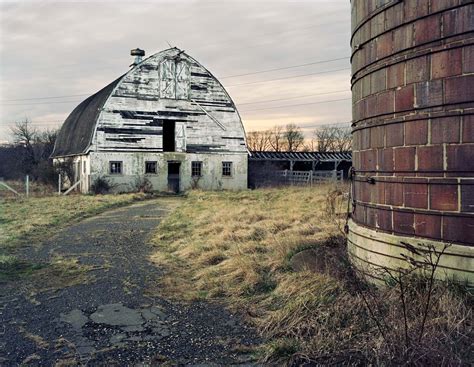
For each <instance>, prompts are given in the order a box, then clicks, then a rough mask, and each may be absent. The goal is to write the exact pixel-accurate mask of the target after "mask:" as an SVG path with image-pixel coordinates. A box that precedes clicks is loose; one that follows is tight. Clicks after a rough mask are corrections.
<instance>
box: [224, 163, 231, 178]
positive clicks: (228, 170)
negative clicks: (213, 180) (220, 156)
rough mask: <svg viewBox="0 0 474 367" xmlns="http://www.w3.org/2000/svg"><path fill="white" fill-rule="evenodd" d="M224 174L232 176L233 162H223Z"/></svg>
mask: <svg viewBox="0 0 474 367" xmlns="http://www.w3.org/2000/svg"><path fill="white" fill-rule="evenodd" d="M222 176H232V162H222Z"/></svg>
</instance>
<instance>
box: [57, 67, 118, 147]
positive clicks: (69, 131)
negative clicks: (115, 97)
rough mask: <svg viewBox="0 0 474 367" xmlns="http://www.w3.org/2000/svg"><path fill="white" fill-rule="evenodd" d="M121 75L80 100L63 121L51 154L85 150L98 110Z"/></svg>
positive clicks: (90, 138)
mask: <svg viewBox="0 0 474 367" xmlns="http://www.w3.org/2000/svg"><path fill="white" fill-rule="evenodd" d="M122 77H123V75H122V76H121V77H120V78H118V79H116V80H114V81H113V82H112V83H110V84H109V85H107V86H106V87H104V88H102V89H101V90H100V91H98V92H97V93H96V94H93V95H92V96H90V97H88V98H87V99H85V100H84V101H82V102H81V103H80V104H79V105H78V106H77V107H76V108H75V109H74V110H73V111H72V112H71V114H70V115H69V116H68V118H67V119H66V121H64V124H63V126H62V127H61V130H60V131H59V134H58V137H57V139H56V144H55V146H54V153H53V156H67V155H74V154H80V153H83V152H85V151H86V149H87V148H88V146H89V144H90V142H91V140H92V135H93V134H94V129H95V124H96V121H97V118H98V117H99V114H100V111H101V109H102V107H103V106H104V104H105V101H107V98H109V96H110V93H112V91H113V90H114V88H115V86H116V85H117V84H118V83H119V81H120V80H121V79H122Z"/></svg>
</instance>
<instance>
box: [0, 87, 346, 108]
mask: <svg viewBox="0 0 474 367" xmlns="http://www.w3.org/2000/svg"><path fill="white" fill-rule="evenodd" d="M342 92H350V90H348V89H341V90H337V91H332V92H324V93H313V94H306V95H303V96H295V97H286V98H278V99H267V100H263V101H256V102H245V103H236V104H237V105H238V106H243V105H249V104H258V103H267V102H278V101H287V100H292V99H299V98H306V97H314V96H323V95H327V94H336V93H342ZM81 101H82V100H80V99H78V100H73V101H55V102H49V101H47V102H31V103H0V105H1V106H30V105H39V104H56V103H78V102H81Z"/></svg>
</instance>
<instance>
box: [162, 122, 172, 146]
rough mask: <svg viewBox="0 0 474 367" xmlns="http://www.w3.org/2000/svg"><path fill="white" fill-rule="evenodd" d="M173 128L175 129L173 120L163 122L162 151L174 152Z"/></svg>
mask: <svg viewBox="0 0 474 367" xmlns="http://www.w3.org/2000/svg"><path fill="white" fill-rule="evenodd" d="M174 130H175V122H174V121H165V122H163V152H174V150H175V142H174Z"/></svg>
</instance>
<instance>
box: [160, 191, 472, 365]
mask: <svg viewBox="0 0 474 367" xmlns="http://www.w3.org/2000/svg"><path fill="white" fill-rule="evenodd" d="M346 190H347V188H344V187H338V188H335V189H334V187H331V186H318V187H313V188H294V187H293V188H280V189H262V190H254V191H242V192H202V191H193V192H191V193H189V195H188V197H187V199H186V200H184V201H183V203H182V205H181V206H180V207H178V208H177V209H176V210H175V211H174V212H173V213H171V214H170V215H169V216H168V217H167V218H166V219H165V220H164V221H163V222H162V223H161V225H160V226H159V227H158V229H157V231H156V233H155V235H154V238H153V243H154V246H155V249H156V250H155V252H154V254H153V256H152V260H153V261H154V262H155V264H156V265H157V266H159V267H160V268H162V269H164V271H165V273H164V275H163V278H162V280H161V283H160V284H157V286H156V288H157V292H160V293H161V294H164V295H167V296H168V297H170V298H175V299H179V300H183V299H184V300H195V299H208V300H219V301H225V302H226V303H227V304H228V305H229V307H231V308H233V309H234V310H236V311H240V312H243V313H244V314H246V315H248V319H249V321H250V322H252V323H253V324H254V325H255V326H256V327H257V329H258V330H259V331H260V332H261V333H262V335H263V337H264V339H265V340H266V343H265V345H264V346H263V348H262V351H261V352H262V356H261V357H262V361H265V362H269V363H273V364H276V365H284V364H287V365H326V364H333V365H340V364H348V365H352V364H354V365H368V364H372V365H378V364H382V365H399V364H404V363H408V364H413V365H423V364H425V365H426V364H433V363H435V362H436V358H437V357H436V353H435V351H436V348H438V350H442V351H443V364H445V365H449V364H453V363H454V364H456V363H455V362H456V361H457V362H459V363H461V362H460V361H467V360H468V358H469V357H468V354H469V353H468V352H469V348H468V347H467V344H468V342H469V340H470V336H472V328H470V327H469V325H472V301H469V299H470V298H469V297H466V296H465V292H464V291H462V290H460V291H455V290H452V289H450V288H449V287H447V286H446V285H443V284H439V285H437V287H438V288H436V297H434V299H435V300H436V301H434V303H435V304H433V312H432V314H430V318H429V320H428V325H429V333H428V335H427V336H426V344H424V345H423V346H419V348H417V349H416V350H402V349H400V343H399V342H398V341H397V340H400V330H401V324H400V322H401V321H400V320H401V318H400V314H399V310H400V307H399V302H398V298H397V292H396V290H395V289H391V288H388V289H386V290H377V289H373V290H372V291H371V294H373V295H374V298H375V299H378V300H382V303H381V307H380V308H378V309H377V312H378V314H379V315H380V316H381V317H383V319H384V320H385V321H384V322H385V323H386V324H387V325H391V326H390V327H389V330H391V331H393V337H392V338H391V339H390V340H388V339H387V340H384V339H383V338H382V337H381V335H380V334H379V333H378V331H377V327H376V325H375V324H374V320H373V319H371V317H370V314H369V311H368V309H367V307H366V303H365V302H364V298H363V297H362V293H360V292H359V290H358V288H357V286H358V285H359V283H358V282H355V280H354V279H355V275H354V274H353V273H352V270H351V267H350V264H349V263H348V259H347V257H346V248H345V240H344V236H343V235H342V231H341V228H342V226H343V220H344V210H346V207H347V201H346V200H344V199H343V192H345V191H346ZM305 250H309V251H308V252H305V253H302V251H305ZM298 254H301V255H300V256H299V258H298V259H297V260H298V261H299V262H300V263H299V266H297V267H296V266H295V264H294V263H293V260H294V259H295V256H297V255H298ZM306 257H312V259H313V262H312V263H311V264H309V263H308V266H306V264H305V263H304V261H305V259H306ZM295 261H296V260H295ZM301 262H303V264H301ZM310 265H311V266H310ZM310 270H311V271H310ZM366 288H367V289H370V287H369V286H367V287H366ZM414 289H415V290H416V287H414ZM422 301H423V297H422V296H421V293H419V292H418V293H417V292H416V291H414V293H413V297H412V303H411V305H410V307H411V310H413V312H412V315H411V316H410V317H411V321H410V322H411V323H412V324H416V323H417V322H418V321H417V320H418V319H419V317H418V314H419V312H418V311H417V310H419V309H421V304H422ZM448 309H449V311H446V310H448ZM430 348H432V349H430ZM433 356H434V357H433ZM459 363H458V364H459Z"/></svg>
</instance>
